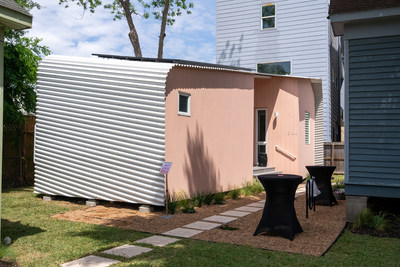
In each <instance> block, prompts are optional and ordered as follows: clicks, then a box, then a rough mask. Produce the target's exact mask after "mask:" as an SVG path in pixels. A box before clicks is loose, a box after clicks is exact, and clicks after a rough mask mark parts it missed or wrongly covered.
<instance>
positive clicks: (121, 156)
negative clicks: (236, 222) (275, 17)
mask: <svg viewBox="0 0 400 267" xmlns="http://www.w3.org/2000/svg"><path fill="white" fill-rule="evenodd" d="M159 61H160V60H150V61H149V60H143V59H142V60H138V59H136V58H129V57H118V56H104V55H99V57H98V58H95V57H94V58H79V57H65V56H49V57H46V58H44V59H43V61H42V62H41V64H40V66H39V71H38V87H37V89H38V93H37V123H36V130H35V192H36V193H40V194H46V195H61V196H68V197H80V198H87V199H101V200H109V201H123V202H129V203H142V204H152V205H160V206H162V205H164V198H165V190H166V189H168V192H169V193H170V194H171V195H172V194H175V193H180V192H185V193H186V194H187V195H188V196H192V195H194V194H197V193H215V192H218V191H227V190H231V189H234V188H238V187H241V186H242V185H243V184H244V183H245V182H246V181H250V180H252V178H253V167H254V166H257V165H260V163H262V162H261V161H260V159H262V157H260V156H263V155H264V156H265V155H267V159H268V160H267V167H274V168H275V169H276V170H277V171H281V172H283V173H291V174H299V175H302V176H303V177H305V176H306V175H307V171H306V169H305V166H306V165H314V164H316V165H317V164H322V163H323V158H322V157H323V150H322V145H323V143H322V142H323V136H322V135H323V131H322V91H321V88H322V87H321V80H318V79H310V78H302V77H290V76H279V75H266V74H259V73H254V72H252V71H250V70H246V69H239V68H234V67H227V66H220V65H215V64H204V63H197V62H187V61H174V60H172V61H169V60H161V62H159ZM163 162H172V167H171V169H170V172H169V174H168V179H167V183H166V182H165V181H166V179H165V177H164V175H162V174H160V167H161V165H162V164H163Z"/></svg>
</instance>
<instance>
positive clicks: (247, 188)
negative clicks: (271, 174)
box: [241, 177, 264, 196]
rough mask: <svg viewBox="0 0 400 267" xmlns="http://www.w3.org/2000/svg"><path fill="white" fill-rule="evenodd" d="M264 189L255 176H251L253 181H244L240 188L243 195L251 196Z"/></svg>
mask: <svg viewBox="0 0 400 267" xmlns="http://www.w3.org/2000/svg"><path fill="white" fill-rule="evenodd" d="M263 191H264V187H263V186H262V184H261V182H260V181H259V180H258V179H257V178H255V177H254V178H253V182H250V181H246V182H245V183H244V184H243V187H242V189H241V194H242V195H245V196H252V195H256V194H259V193H261V192H263Z"/></svg>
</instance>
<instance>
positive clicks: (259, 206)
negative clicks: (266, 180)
mask: <svg viewBox="0 0 400 267" xmlns="http://www.w3.org/2000/svg"><path fill="white" fill-rule="evenodd" d="M264 206H265V204H262V203H258V202H256V203H251V204H249V205H247V207H253V208H264Z"/></svg>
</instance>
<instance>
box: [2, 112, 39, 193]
mask: <svg viewBox="0 0 400 267" xmlns="http://www.w3.org/2000/svg"><path fill="white" fill-rule="evenodd" d="M35 123H36V118H35V117H34V116H27V117H26V121H25V123H23V124H22V125H4V128H3V129H4V132H3V186H4V187H12V186H13V187H14V186H26V185H33V182H34V165H33V145H34V129H35Z"/></svg>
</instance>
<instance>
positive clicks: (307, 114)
mask: <svg viewBox="0 0 400 267" xmlns="http://www.w3.org/2000/svg"><path fill="white" fill-rule="evenodd" d="M304 125H305V143H306V145H309V144H311V140H310V139H311V138H310V129H311V128H310V112H307V111H306V112H305V113H304Z"/></svg>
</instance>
